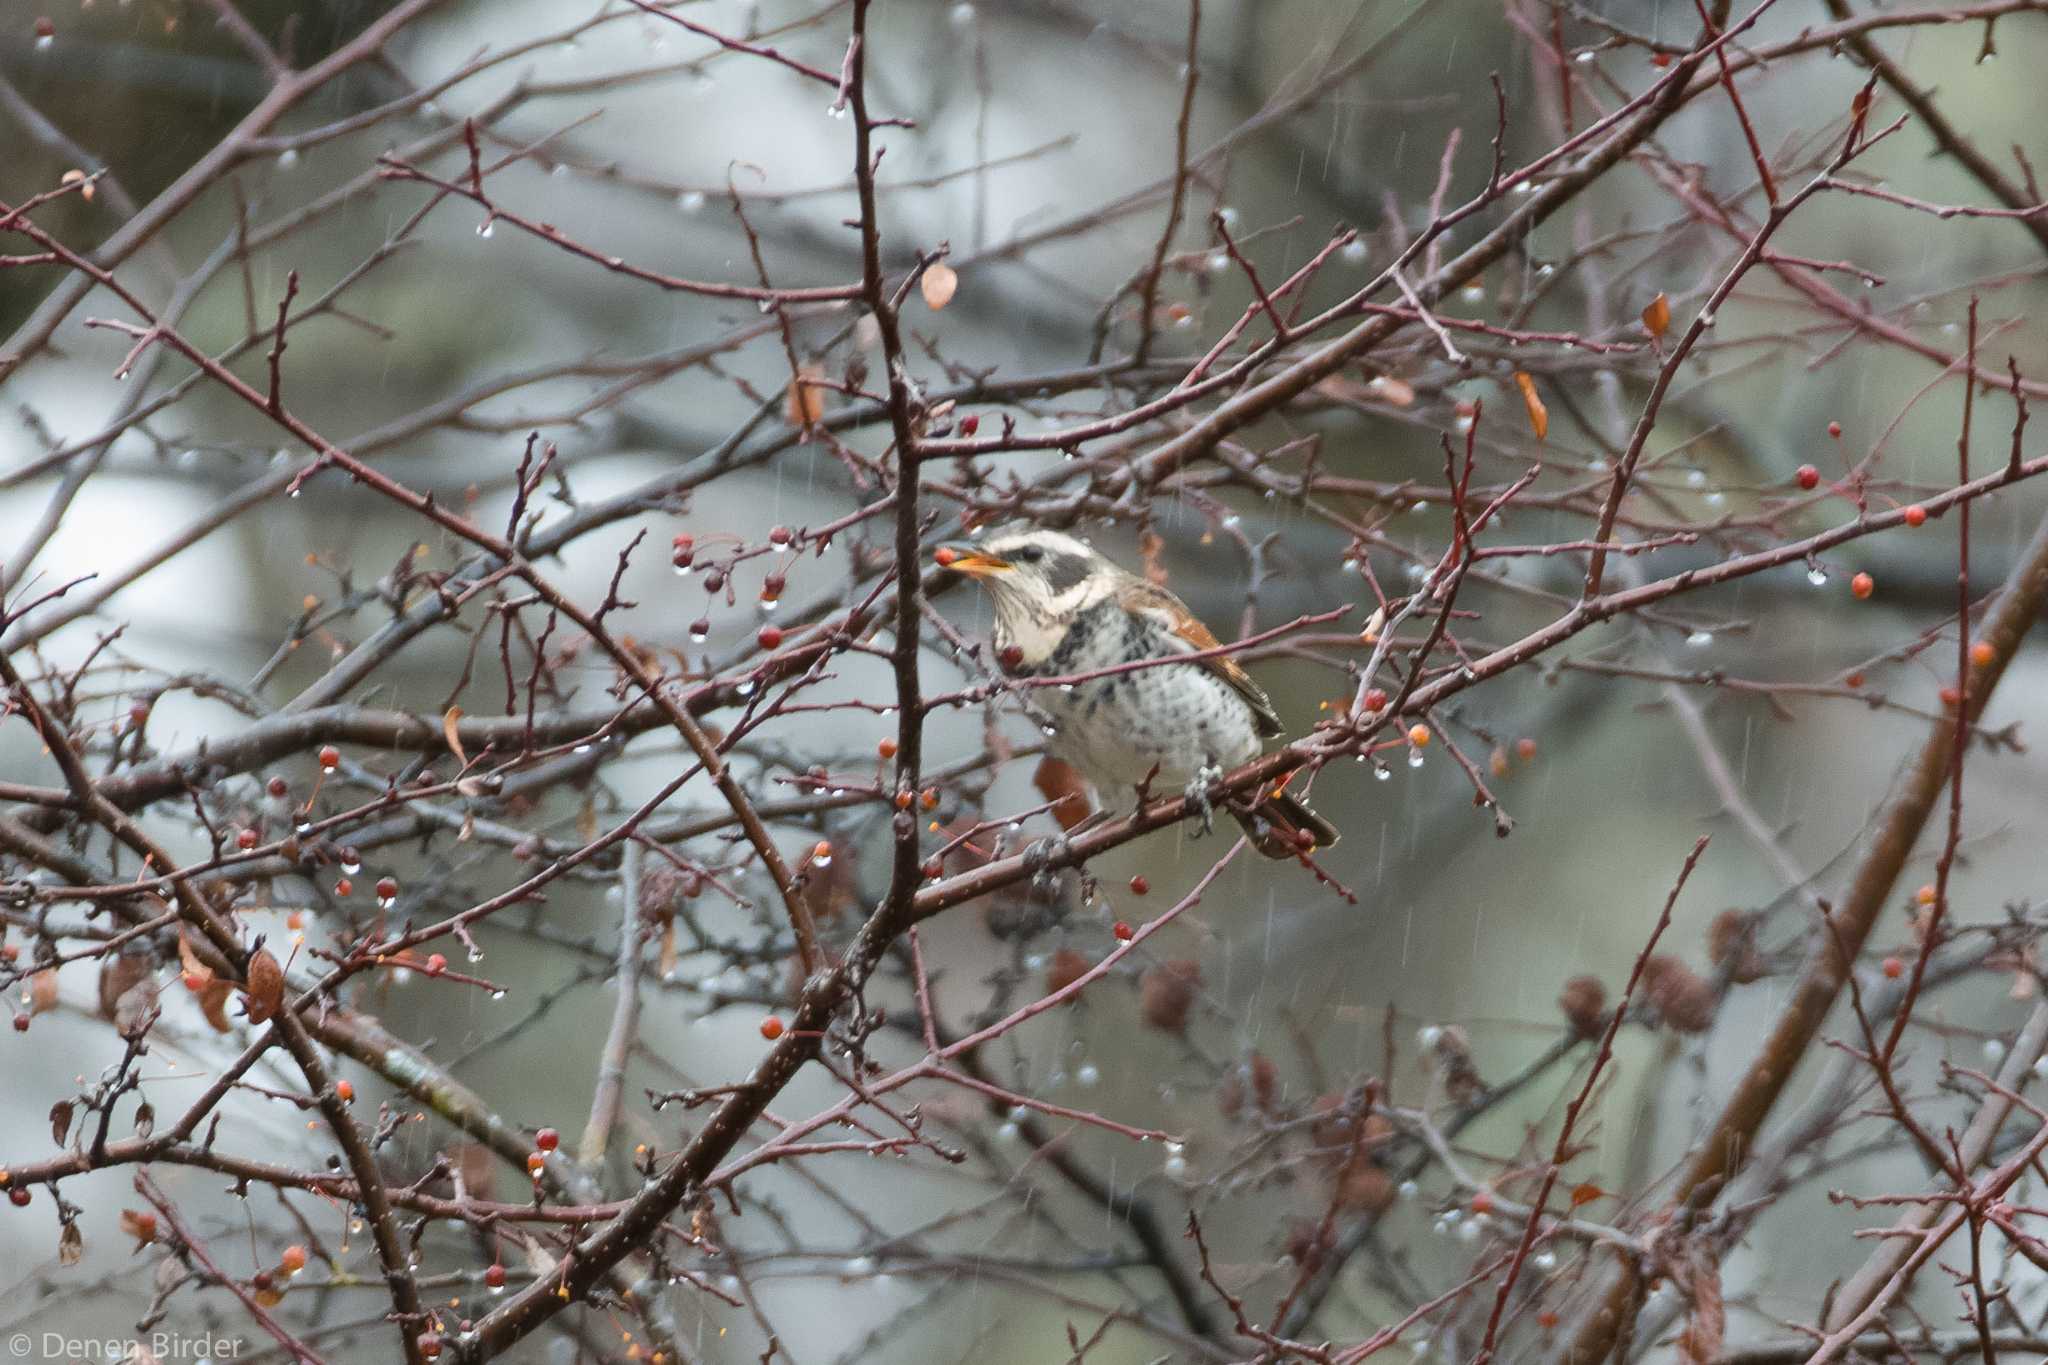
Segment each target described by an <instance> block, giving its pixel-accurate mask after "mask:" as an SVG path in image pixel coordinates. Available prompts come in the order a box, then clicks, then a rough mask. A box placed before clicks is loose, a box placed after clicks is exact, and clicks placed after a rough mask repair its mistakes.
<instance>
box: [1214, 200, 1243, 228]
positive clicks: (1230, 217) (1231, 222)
mask: <svg viewBox="0 0 2048 1365" xmlns="http://www.w3.org/2000/svg"><path fill="white" fill-rule="evenodd" d="M1216 216H1217V217H1218V218H1221V219H1222V220H1223V226H1225V227H1227V228H1234V227H1236V226H1237V217H1238V215H1237V210H1236V209H1234V208H1232V207H1231V206H1230V205H1229V204H1225V205H1224V206H1223V207H1222V208H1220V209H1218V210H1216Z"/></svg>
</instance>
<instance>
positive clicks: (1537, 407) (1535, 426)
mask: <svg viewBox="0 0 2048 1365" xmlns="http://www.w3.org/2000/svg"><path fill="white" fill-rule="evenodd" d="M1515 387H1516V388H1518V389H1520V390H1521V391H1522V406H1523V407H1525V408H1527V409H1528V410H1529V429H1530V430H1531V431H1533V432H1535V433H1536V439H1537V440H1539V441H1544V440H1548V439H1549V438H1550V409H1549V408H1546V407H1544V406H1543V398H1542V395H1540V394H1538V393H1537V392H1536V381H1535V380H1534V379H1533V378H1531V377H1530V375H1529V372H1528V371H1527V370H1516V371H1515Z"/></svg>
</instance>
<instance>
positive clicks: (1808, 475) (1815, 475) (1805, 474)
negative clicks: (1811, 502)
mask: <svg viewBox="0 0 2048 1365" xmlns="http://www.w3.org/2000/svg"><path fill="white" fill-rule="evenodd" d="M1792 477H1793V478H1794V479H1796V480H1797V481H1798V483H1799V486H1800V487H1801V488H1804V489H1807V490H1808V491H1811V490H1813V489H1816V488H1818V487H1820V471H1819V470H1818V469H1815V468H1814V467H1813V466H1812V465H1810V464H1803V465H1801V466H1799V472H1798V473H1796V474H1794V475H1793V476H1792Z"/></svg>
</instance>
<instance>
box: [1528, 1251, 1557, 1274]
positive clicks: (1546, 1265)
mask: <svg viewBox="0 0 2048 1365" xmlns="http://www.w3.org/2000/svg"><path fill="white" fill-rule="evenodd" d="M1529 1264H1530V1265H1533V1266H1535V1267H1536V1268H1537V1269H1538V1270H1555V1269H1557V1253H1556V1252H1554V1251H1552V1250H1551V1249H1550V1248H1549V1247H1545V1248H1543V1250H1541V1251H1539V1252H1537V1253H1536V1254H1535V1255H1534V1256H1531V1257H1530V1258H1529Z"/></svg>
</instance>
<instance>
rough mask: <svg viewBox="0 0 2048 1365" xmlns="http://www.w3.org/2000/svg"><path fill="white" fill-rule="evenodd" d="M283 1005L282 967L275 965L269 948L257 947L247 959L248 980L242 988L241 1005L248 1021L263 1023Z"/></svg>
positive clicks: (273, 1015)
mask: <svg viewBox="0 0 2048 1365" xmlns="http://www.w3.org/2000/svg"><path fill="white" fill-rule="evenodd" d="M283 1005H284V968H282V967H280V966H278V965H277V959H276V958H275V957H273V956H271V953H270V949H268V948H258V949H257V950H256V952H255V954H254V955H253V956H252V957H250V959H249V982H248V985H247V986H246V987H245V988H244V991H243V996H242V1007H243V1008H244V1009H245V1010H247V1011H248V1014H249V1021H250V1022H251V1023H255V1024H261V1023H265V1022H267V1021H268V1020H270V1019H272V1018H274V1017H275V1016H276V1014H277V1012H278V1010H279V1009H280V1008H281V1007H282V1006H283Z"/></svg>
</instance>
